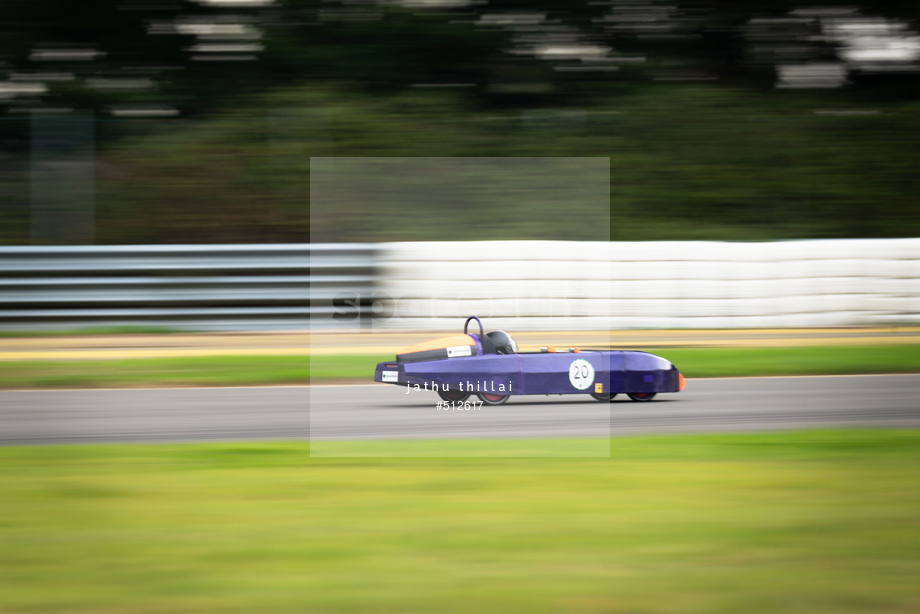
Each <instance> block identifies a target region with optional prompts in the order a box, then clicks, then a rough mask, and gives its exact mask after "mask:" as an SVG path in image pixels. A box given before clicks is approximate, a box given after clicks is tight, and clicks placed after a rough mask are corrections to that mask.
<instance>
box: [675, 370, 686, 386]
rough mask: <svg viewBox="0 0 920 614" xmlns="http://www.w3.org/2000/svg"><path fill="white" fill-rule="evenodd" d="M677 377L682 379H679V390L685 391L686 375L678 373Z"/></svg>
mask: <svg viewBox="0 0 920 614" xmlns="http://www.w3.org/2000/svg"><path fill="white" fill-rule="evenodd" d="M677 377H678V378H680V379H679V381H680V388H678V390H683V389H684V386H685V385H686V384H687V380H685V379H684V374H683V373H678V374H677Z"/></svg>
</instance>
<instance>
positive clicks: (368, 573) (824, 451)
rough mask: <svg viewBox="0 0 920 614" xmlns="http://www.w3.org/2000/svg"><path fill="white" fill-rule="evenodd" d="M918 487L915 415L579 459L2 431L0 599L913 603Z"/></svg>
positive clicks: (97, 602)
mask: <svg viewBox="0 0 920 614" xmlns="http://www.w3.org/2000/svg"><path fill="white" fill-rule="evenodd" d="M468 444H469V442H457V444H456V445H468ZM437 445H438V446H444V445H454V444H451V443H449V442H446V443H445V442H440V443H438V444H437ZM511 445H521V446H533V445H540V446H544V447H545V446H552V445H553V442H552V441H520V442H517V444H511ZM918 483H920V432H918V431H875V430H864V431H815V432H801V433H782V434H757V435H711V436H677V437H637V438H623V439H613V440H612V441H611V458H609V459H608V458H604V459H590V460H589V459H566V460H558V459H553V460H551V459H515V460H507V459H505V460H500V459H464V460H461V461H457V460H444V459H413V460H407V459H386V460H381V459H360V460H357V459H352V460H318V459H315V458H311V457H310V455H309V448H308V444H306V443H297V444H294V443H252V444H248V443H247V444H240V443H233V444H208V445H143V446H127V445H124V446H123V445H113V446H53V447H8V448H3V449H0V492H2V493H3V504H2V505H0V543H2V544H3V546H2V548H0V577H2V578H3V582H2V583H0V610H2V611H4V612H98V613H104V612H136V613H145V612H150V613H154V612H157V613H160V612H196V613H208V612H311V613H316V614H320V613H343V612H366V613H375V612H381V613H383V612H387V613H392V612H400V613H411V612H419V613H421V612H456V613H458V614H460V613H462V614H466V613H468V612H472V611H477V612H486V613H493V612H494V613H495V614H508V613H509V612H522V613H524V612H526V613H528V614H540V613H550V612H583V613H592V612H596V613H601V612H605V613H607V612H662V613H663V612H674V613H681V614H687V613H700V614H714V613H725V614H738V613H752V614H757V613H768V612H769V613H773V612H779V611H782V612H787V613H792V614H796V613H801V614H823V613H827V614H848V613H854V614H855V613H865V612H886V613H899V612H903V613H905V614H906V613H908V612H916V610H917V604H918V603H920V585H918V584H917V582H916V578H917V577H918V576H920V491H918V489H917V488H916V484H918Z"/></svg>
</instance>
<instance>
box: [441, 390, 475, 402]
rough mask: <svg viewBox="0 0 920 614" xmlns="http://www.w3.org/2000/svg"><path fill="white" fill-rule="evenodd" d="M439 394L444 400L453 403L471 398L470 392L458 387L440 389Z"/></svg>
mask: <svg viewBox="0 0 920 614" xmlns="http://www.w3.org/2000/svg"><path fill="white" fill-rule="evenodd" d="M438 396H439V397H441V399H443V400H444V401H448V402H453V403H462V402H463V401H466V400H467V399H468V398H470V393H469V392H463V391H462V390H459V389H457V388H454V389H448V390H438Z"/></svg>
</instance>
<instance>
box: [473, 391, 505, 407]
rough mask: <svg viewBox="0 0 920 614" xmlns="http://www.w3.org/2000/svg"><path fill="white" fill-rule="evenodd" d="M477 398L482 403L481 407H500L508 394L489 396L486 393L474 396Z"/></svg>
mask: <svg viewBox="0 0 920 614" xmlns="http://www.w3.org/2000/svg"><path fill="white" fill-rule="evenodd" d="M476 396H477V397H479V400H480V401H482V403H483V405H501V404H502V403H504V402H505V401H507V400H508V397H510V396H511V395H510V394H490V393H488V392H480V393H478V394H477V395H476Z"/></svg>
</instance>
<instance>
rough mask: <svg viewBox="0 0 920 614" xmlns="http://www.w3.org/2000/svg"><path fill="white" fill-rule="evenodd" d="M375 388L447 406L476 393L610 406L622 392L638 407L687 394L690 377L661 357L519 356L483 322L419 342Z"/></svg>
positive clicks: (378, 374) (490, 399) (495, 399)
mask: <svg viewBox="0 0 920 614" xmlns="http://www.w3.org/2000/svg"><path fill="white" fill-rule="evenodd" d="M471 320H476V322H477V323H478V324H479V335H478V336H477V335H475V334H470V333H468V332H467V330H468V328H469V324H470V321H471ZM374 381H375V382H383V383H386V384H397V385H400V386H407V387H408V388H409V389H414V390H431V391H433V392H437V393H438V395H439V396H440V397H441V398H442V399H444V400H445V401H454V402H459V401H465V400H466V399H468V398H469V397H470V395H472V394H475V395H476V396H478V397H479V399H480V400H481V401H482V402H483V404H485V405H501V404H502V403H504V402H505V401H507V400H508V397H510V396H511V395H517V394H547V395H549V394H590V395H591V396H592V397H594V398H595V399H597V400H598V401H611V400H612V399H613V398H614V397H615V396H616V395H617V394H619V393H621V392H623V393H626V395H627V396H628V397H629V398H630V399H632V400H633V401H651V400H652V399H653V398H654V397H655V395H656V394H658V393H659V392H679V391H681V390H683V389H684V376H683V375H681V373H680V372H679V371H678V370H677V368H676V367H675V366H674V365H672V364H671V363H670V362H668V361H667V360H665V359H664V358H661V357H660V356H655V355H654V354H649V353H647V352H634V351H626V350H608V349H604V350H589V349H584V350H578V349H574V348H572V349H570V350H569V351H567V352H556V351H554V350H553V349H552V348H542V349H541V351H539V352H519V351H518V348H517V344H516V343H515V342H514V339H512V338H511V335H509V334H508V333H506V332H503V331H500V330H497V331H492V332H490V333H484V331H483V328H482V322H481V321H480V320H479V318H477V317H476V316H472V317H469V318H467V320H466V322H465V323H464V325H463V334H462V335H452V336H448V337H440V338H438V339H434V340H432V341H426V342H424V343H418V344H416V345H412V346H410V347H407V348H406V349H404V350H402V351H401V352H399V353H398V354H397V355H396V360H394V361H390V362H381V363H378V364H377V370H376V371H375V372H374Z"/></svg>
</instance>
